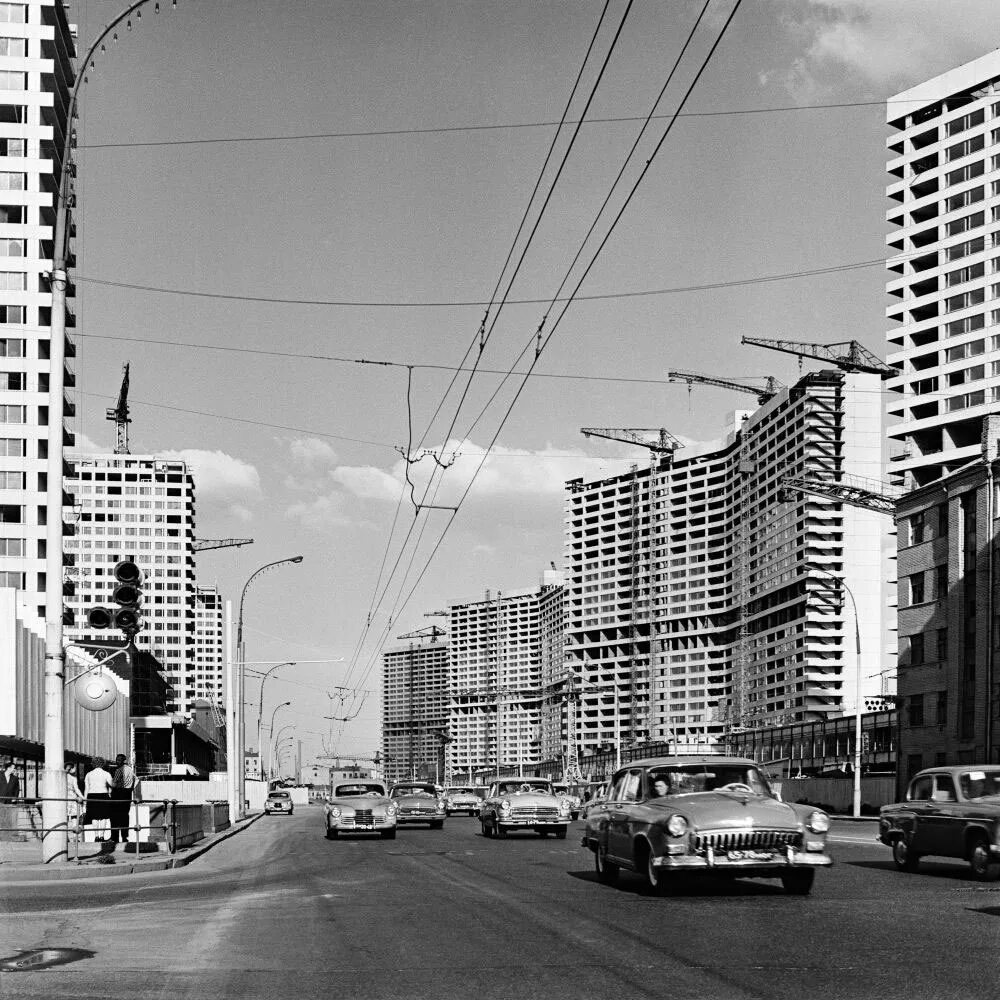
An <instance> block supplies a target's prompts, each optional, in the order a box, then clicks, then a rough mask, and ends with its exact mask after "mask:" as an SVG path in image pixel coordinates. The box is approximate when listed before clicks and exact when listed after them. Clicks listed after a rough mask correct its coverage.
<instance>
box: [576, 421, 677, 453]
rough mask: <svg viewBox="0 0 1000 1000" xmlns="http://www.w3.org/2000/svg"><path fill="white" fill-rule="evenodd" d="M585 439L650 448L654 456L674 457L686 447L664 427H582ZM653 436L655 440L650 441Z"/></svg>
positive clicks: (581, 431) (581, 430)
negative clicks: (621, 442) (605, 439)
mask: <svg viewBox="0 0 1000 1000" xmlns="http://www.w3.org/2000/svg"><path fill="white" fill-rule="evenodd" d="M580 433H581V434H582V435H583V436H584V437H599V438H607V440H609V441H624V442H625V443H626V444H634V445H638V446H639V447H640V448H648V449H649V450H650V451H651V452H652V453H653V454H654V455H672V454H673V453H674V452H675V451H676V450H677V449H678V448H683V447H684V445H682V444H681V442H680V441H678V440H677V438H675V437H674V436H673V434H671V433H670V432H669V431H667V429H666V428H664V427H659V428H656V427H581V428H580ZM650 435H653V436H654V440H649V439H648V438H649V436H650Z"/></svg>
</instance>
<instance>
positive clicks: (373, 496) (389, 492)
mask: <svg viewBox="0 0 1000 1000" xmlns="http://www.w3.org/2000/svg"><path fill="white" fill-rule="evenodd" d="M330 478H331V479H332V480H333V481H334V482H335V483H337V484H339V485H340V486H343V487H344V489H346V490H347V491H348V492H349V493H353V494H354V496H356V497H361V498H362V499H363V500H387V501H393V502H395V501H396V500H398V499H399V490H400V480H399V479H396V478H394V477H393V476H391V475H390V474H389V473H388V472H383V471H382V470H381V469H376V468H375V467H374V466H372V465H364V466H350V465H342V466H340V468H338V469H334V470H333V471H332V472H331V473H330Z"/></svg>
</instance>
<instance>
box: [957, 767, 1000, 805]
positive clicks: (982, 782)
mask: <svg viewBox="0 0 1000 1000" xmlns="http://www.w3.org/2000/svg"><path fill="white" fill-rule="evenodd" d="M958 787H959V788H961V790H962V798H963V799H995V798H998V797H1000V768H996V767H991V768H985V767H984V768H978V769H976V770H972V771H963V772H962V773H961V774H959V776H958Z"/></svg>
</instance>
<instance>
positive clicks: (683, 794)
mask: <svg viewBox="0 0 1000 1000" xmlns="http://www.w3.org/2000/svg"><path fill="white" fill-rule="evenodd" d="M829 828H830V818H829V817H828V816H827V815H826V813H824V812H822V811H821V810H819V809H813V808H812V807H811V806H804V805H789V804H787V803H784V802H782V801H781V800H780V799H779V798H778V797H777V796H776V795H775V794H774V793H773V792H772V791H771V788H770V786H769V785H768V783H767V780H766V779H765V778H764V776H763V775H762V774H761V773H760V772H759V771H758V770H757V768H756V766H755V765H754V763H753V761H750V760H744V759H742V758H739V757H714V756H704V757H701V756H698V757H694V756H687V757H665V758H655V759H649V760H639V761H635V762H633V763H631V764H629V765H628V766H627V767H623V768H621V769H620V770H619V771H617V772H616V774H615V776H614V778H613V779H612V782H611V789H610V791H609V792H608V797H607V799H606V800H605V801H604V802H602V803H601V804H600V805H597V806H595V807H593V808H592V809H591V810H590V811H589V812H588V815H587V824H586V828H585V830H584V834H583V846H584V847H587V848H589V849H590V850H591V851H592V852H593V854H594V863H595V866H596V868H597V875H598V878H599V879H600V880H601V881H602V882H605V883H613V882H614V881H615V880H616V879H617V878H618V874H619V872H620V871H622V870H625V871H633V872H636V873H638V874H640V875H642V877H643V878H644V879H645V882H646V886H647V889H648V890H649V891H650V892H653V893H663V892H671V891H676V890H677V889H678V888H679V885H680V883H679V876H682V875H684V874H711V873H714V874H715V875H724V876H728V877H731V878H777V879H780V880H781V884H782V885H783V886H784V888H785V891H786V892H789V893H793V894H796V895H806V894H807V893H808V892H809V891H810V890H811V889H812V885H813V879H814V876H815V874H816V869H817V868H825V867H828V866H830V865H831V864H833V861H832V859H831V858H830V856H829V855H828V854H827V853H826V833H827V830H828V829H829Z"/></svg>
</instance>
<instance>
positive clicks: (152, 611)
mask: <svg viewBox="0 0 1000 1000" xmlns="http://www.w3.org/2000/svg"><path fill="white" fill-rule="evenodd" d="M74 465H75V472H74V475H73V479H72V480H70V482H69V484H68V486H67V489H69V490H70V491H71V492H72V493H73V494H74V496H75V498H76V506H75V507H74V508H73V510H72V512H70V511H67V517H68V518H70V519H74V520H75V521H76V524H77V528H76V537H75V538H71V539H67V541H66V547H67V550H69V551H71V552H72V553H73V555H74V557H75V562H76V566H75V570H74V572H75V582H76V593H75V595H74V596H73V597H72V598H69V599H68V601H67V603H68V605H69V607H70V608H71V609H72V612H73V616H74V624H73V626H72V627H69V628H67V630H66V639H67V641H72V639H83V638H88V639H102V638H104V639H107V638H120V635H121V633H119V632H112V631H105V632H100V631H95V630H92V629H89V628H88V627H87V610H88V609H89V608H92V607H114V606H115V605H114V604H113V602H112V591H113V589H114V584H115V578H114V568H115V565H116V563H118V562H120V561H121V560H123V559H131V560H133V561H134V562H135V563H136V565H137V566H138V567H139V568H140V569H141V570H142V572H143V574H144V575H145V582H144V583H143V587H142V589H143V603H142V619H143V629H142V631H141V632H140V633H139V635H138V636H137V637H136V644H137V645H138V646H139V647H140V648H141V649H148V650H149V651H150V652H151V653H152V654H153V655H154V656H155V657H156V659H157V660H159V662H160V664H161V665H162V667H161V673H162V674H163V677H164V679H165V680H166V681H167V683H168V684H170V686H171V687H172V688H173V696H172V700H171V701H170V702H169V704H168V706H167V707H168V710H169V711H172V712H182V713H183V712H188V711H189V710H190V704H191V702H192V701H193V700H194V698H196V697H197V696H198V695H197V684H196V673H195V674H194V676H192V671H191V670H190V667H191V665H192V664H193V663H194V662H195V655H196V654H195V649H196V629H197V614H198V612H197V604H196V599H195V589H196V588H195V579H194V577H195V567H194V520H195V503H194V499H195V495H194V478H193V477H192V475H191V471H190V469H189V468H188V466H187V464H186V463H184V462H181V461H177V460H176V459H160V458H157V457H156V456H155V455H89V456H85V457H81V458H78V459H75V460H74Z"/></svg>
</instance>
